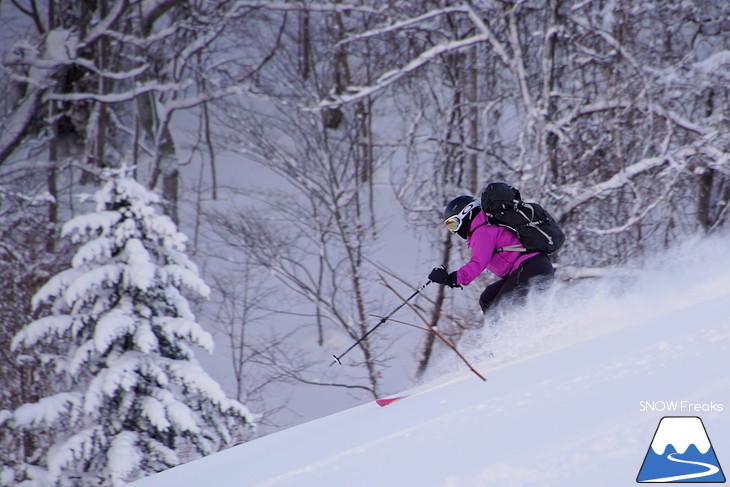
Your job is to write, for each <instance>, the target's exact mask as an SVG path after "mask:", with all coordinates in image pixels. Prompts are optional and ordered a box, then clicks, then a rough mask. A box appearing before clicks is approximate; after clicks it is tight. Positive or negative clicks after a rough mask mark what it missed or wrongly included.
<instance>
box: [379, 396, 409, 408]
mask: <svg viewBox="0 0 730 487" xmlns="http://www.w3.org/2000/svg"><path fill="white" fill-rule="evenodd" d="M404 398H405V396H398V397H389V398H387V399H376V400H375V404H377V405H378V406H380V407H385V406H387V405H388V404H393V403H394V402H396V401H400V400H401V399H404Z"/></svg>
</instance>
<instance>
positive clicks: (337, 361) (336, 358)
mask: <svg viewBox="0 0 730 487" xmlns="http://www.w3.org/2000/svg"><path fill="white" fill-rule="evenodd" d="M332 356H333V357H334V358H335V361H334V362H332V363H331V364H330V365H334V364H340V365H342V362H340V359H339V358H338V357H337V355H334V354H332Z"/></svg>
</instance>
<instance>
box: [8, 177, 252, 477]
mask: <svg viewBox="0 0 730 487" xmlns="http://www.w3.org/2000/svg"><path fill="white" fill-rule="evenodd" d="M94 200H95V202H96V212H94V213H90V214H86V215H81V216H78V217H75V218H73V219H72V220H70V221H69V222H68V223H66V224H65V225H64V227H63V234H64V236H69V237H71V238H72V239H73V240H74V241H76V242H78V243H82V245H81V246H80V247H79V249H78V251H77V252H76V254H75V256H74V258H73V261H72V267H71V268H69V269H67V270H65V271H62V272H61V273H59V274H57V275H55V276H54V277H52V278H51V279H50V280H49V281H48V282H47V283H46V284H45V285H44V286H43V287H42V288H41V289H40V290H39V291H38V293H37V294H36V295H35V296H34V298H33V303H32V304H33V307H34V309H35V310H37V311H38V313H39V314H43V315H45V316H44V317H42V318H40V319H37V320H36V321H33V322H32V323H30V324H29V325H27V326H26V327H25V328H23V329H22V330H21V331H20V332H19V333H18V334H17V335H16V336H15V338H14V340H13V348H14V349H15V350H19V351H23V352H25V353H27V354H29V355H34V356H38V355H45V354H46V350H45V349H44V345H45V344H50V343H53V344H54V345H56V347H54V348H53V350H58V349H59V348H58V347H57V345H58V344H59V343H62V344H63V347H61V349H64V350H66V353H65V354H63V355H58V354H55V355H52V356H50V357H48V356H46V357H45V358H44V360H45V362H47V363H50V364H52V365H53V366H54V367H55V370H56V371H57V373H58V376H59V377H58V379H59V380H58V382H57V387H58V390H57V393H55V394H54V395H52V396H50V397H45V398H43V399H41V400H40V401H38V402H35V403H30V404H25V405H23V406H21V407H19V408H18V409H16V410H15V411H14V414H13V416H14V418H13V419H14V423H15V424H16V425H17V427H18V428H24V429H26V431H28V430H29V431H31V432H32V431H33V430H38V431H43V432H44V433H43V434H46V435H47V434H48V432H52V433H51V438H52V442H53V444H52V445H48V449H47V451H45V452H44V454H43V455H39V456H38V457H39V458H38V461H37V463H38V465H35V466H32V465H27V466H26V468H25V469H24V471H25V475H26V478H27V479H28V480H27V481H26V485H29V486H30V485H56V486H63V487H66V486H91V485H94V486H116V485H121V484H123V483H126V482H129V481H131V480H134V479H136V478H138V477H140V476H143V475H145V474H150V473H154V472H158V471H161V470H164V469H166V468H169V467H172V466H174V465H177V464H179V463H181V462H182V461H184V460H187V459H189V458H186V455H189V456H194V455H196V454H200V455H206V454H209V453H212V452H213V451H215V450H218V449H220V448H222V447H224V446H227V445H229V444H230V443H232V442H233V441H235V440H236V439H237V438H236V437H235V434H236V433H237V432H238V431H237V429H238V428H239V427H242V426H246V427H247V426H249V425H251V424H252V421H253V420H254V418H253V416H252V415H251V413H250V412H249V411H248V410H247V408H246V407H245V406H243V405H242V404H241V403H239V402H237V401H235V400H232V399H229V398H228V397H227V396H226V395H225V393H224V392H223V390H222V389H221V387H220V386H219V384H218V383H216V382H215V381H214V380H213V379H212V378H211V377H210V376H209V375H208V374H207V373H206V372H205V371H204V370H203V369H202V367H201V366H200V365H199V364H198V362H197V361H196V360H195V357H194V351H193V348H192V346H193V345H198V346H200V347H202V348H204V349H206V350H208V351H212V347H213V340H212V338H211V336H210V335H209V334H208V333H207V332H205V331H204V330H203V329H202V328H201V327H200V325H198V324H197V323H196V321H195V317H194V315H193V313H192V312H191V310H190V306H189V303H188V301H187V299H186V298H185V297H184V296H183V294H184V293H194V294H197V295H201V296H206V295H207V294H208V293H209V289H208V287H207V286H206V284H205V283H204V282H203V280H202V279H201V278H200V277H199V275H198V271H197V268H196V267H195V265H194V264H193V263H192V262H191V261H190V260H189V259H188V257H187V255H186V254H185V241H186V238H185V236H184V235H183V234H182V233H180V232H179V231H178V230H177V228H176V226H175V224H174V223H173V222H172V220H170V218H168V217H167V216H165V215H161V214H159V213H158V212H157V211H156V210H155V208H154V206H153V205H154V204H155V203H157V202H158V197H157V196H156V195H155V194H154V193H151V192H149V191H148V190H147V189H146V188H144V187H143V186H141V185H140V184H138V183H137V182H136V181H134V180H132V179H129V178H127V177H125V176H124V175H123V174H120V172H116V173H115V174H112V173H110V175H109V176H108V177H107V182H106V184H105V185H104V186H103V187H102V188H101V189H100V190H99V191H98V192H97V193H96V194H95V195H94ZM186 452H187V453H186ZM32 472H36V473H35V474H33V473H32ZM38 472H40V474H38ZM33 477H35V478H33Z"/></svg>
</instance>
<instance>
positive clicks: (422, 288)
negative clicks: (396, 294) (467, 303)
mask: <svg viewBox="0 0 730 487" xmlns="http://www.w3.org/2000/svg"><path fill="white" fill-rule="evenodd" d="M429 284H431V281H426V283H425V284H424V285H422V286H421V287H419V288H418V289H416V291H415V292H414V293H413V294H411V295H410V296H408V298H407V299H406V300H405V301H403V302H402V303H401V304H400V306H398V307H397V308H395V309H394V310H393V311H391V312H390V313H389V314H388V315H387V316H385V317H383V318H381V319H380V321H378V324H377V325H375V326H374V327H372V328H370V329H369V330H368V332H367V333H365V334H364V335H363V336H362V337H361V338H360V339H359V340H357V341H356V342H355V343H353V344H352V345H351V346H350V348H348V349H347V350H345V351H344V352H342V353H341V354H340V355H334V354H333V355H332V356H333V357H334V358H335V361H334V362H332V363H331V364H330V365H333V364H334V363H335V362H336V363H338V364H340V365H342V362H341V359H342V357H344V356H345V355H347V352H349V351H350V350H352V349H353V348H355V347H356V346H358V345H359V344H360V342H362V341H363V340H365V339H366V338H367V337H368V336H369V335H370V334H371V333H372V332H374V331H375V330H376V329H377V328H378V327H379V326H380V325H382V324H383V323H385V322H386V321H388V319H389V318H390V317H391V316H393V315H394V314H395V313H396V312H397V311H398V310H399V309H401V308H402V307H403V306H405V305H406V303H408V301H410V300H411V299H413V298H414V297H415V296H416V295H417V294H418V293H420V292H421V291H423V290H424V289H425V288H426V286H428V285H429Z"/></svg>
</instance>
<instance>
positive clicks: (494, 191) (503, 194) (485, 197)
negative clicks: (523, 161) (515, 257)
mask: <svg viewBox="0 0 730 487" xmlns="http://www.w3.org/2000/svg"><path fill="white" fill-rule="evenodd" d="M481 203H482V210H484V213H486V215H487V218H488V222H489V223H490V224H493V225H501V226H504V227H507V228H509V229H511V230H513V231H514V232H515V233H517V236H518V237H519V239H520V242H521V243H522V246H523V247H524V251H527V252H543V253H545V254H552V253H553V252H555V251H557V250H558V249H559V248H560V247H561V246H562V245H563V242H565V234H564V233H563V231H562V230H561V229H560V225H558V222H556V221H555V219H554V218H553V217H552V216H550V213H548V212H547V211H545V209H544V208H543V207H542V206H540V205H538V204H537V203H525V202H524V201H522V198H521V197H520V192H519V191H518V190H517V189H515V188H513V187H512V186H510V185H509V184H505V183H491V184H488V185H487V187H486V188H484V190H483V191H482V198H481ZM507 250H514V251H518V250H519V251H523V249H516V248H506V247H502V248H500V249H497V251H507Z"/></svg>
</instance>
